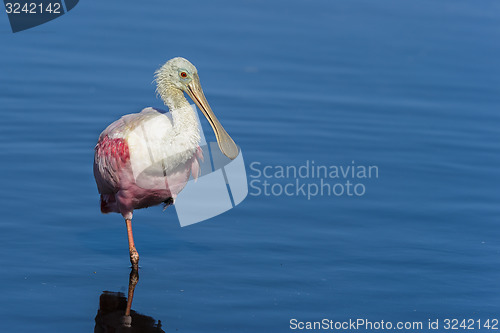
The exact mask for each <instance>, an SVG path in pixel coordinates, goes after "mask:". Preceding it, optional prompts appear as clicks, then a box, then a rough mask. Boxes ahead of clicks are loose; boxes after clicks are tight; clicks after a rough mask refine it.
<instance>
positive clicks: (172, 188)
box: [94, 57, 238, 268]
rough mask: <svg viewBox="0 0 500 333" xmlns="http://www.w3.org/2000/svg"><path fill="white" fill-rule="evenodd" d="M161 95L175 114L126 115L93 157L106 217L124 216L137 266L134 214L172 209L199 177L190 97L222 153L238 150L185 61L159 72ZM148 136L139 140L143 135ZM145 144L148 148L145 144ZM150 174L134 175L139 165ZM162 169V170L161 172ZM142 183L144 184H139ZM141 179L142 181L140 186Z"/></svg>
mask: <svg viewBox="0 0 500 333" xmlns="http://www.w3.org/2000/svg"><path fill="white" fill-rule="evenodd" d="M155 74H156V82H157V92H158V93H159V94H160V96H161V98H162V100H163V101H164V103H165V104H166V105H167V106H168V108H169V110H170V112H167V113H165V112H164V111H161V110H158V109H154V108H150V107H149V108H145V109H143V110H142V111H141V112H140V113H134V114H129V115H126V116H123V117H122V118H120V119H119V120H117V121H115V122H113V123H112V124H111V125H109V126H108V127H107V128H106V129H105V130H104V131H103V132H102V133H101V135H100V136H99V140H98V142H97V145H96V146H95V154H94V177H95V180H96V183H97V188H98V190H99V193H100V195H101V197H100V201H101V212H102V213H110V212H115V213H120V214H121V215H122V216H123V218H124V219H125V222H126V226H127V234H128V243H129V252H130V262H131V263H132V267H133V268H137V267H138V263H139V254H138V252H137V250H136V248H135V245H134V238H133V234H132V213H133V211H134V209H140V208H145V207H150V206H154V205H158V204H161V203H165V204H166V205H169V204H172V203H174V201H175V198H176V196H177V194H178V193H179V192H180V191H181V190H182V189H183V188H184V186H185V185H186V183H187V181H188V179H189V176H190V174H192V175H193V178H195V179H196V177H197V176H198V174H199V170H200V169H199V167H200V164H199V162H198V159H202V158H203V155H202V153H201V149H200V147H199V143H200V132H199V128H198V121H197V117H196V114H195V112H196V111H195V110H194V109H193V108H191V106H190V105H189V102H188V101H187V100H186V98H185V97H184V94H183V92H185V93H186V94H187V95H188V96H189V97H190V98H191V99H192V100H193V102H195V103H196V105H197V106H198V108H200V110H201V111H202V112H203V114H204V115H205V117H206V118H207V120H208V122H209V123H210V125H211V126H212V129H213V130H214V132H215V136H216V139H217V143H218V145H219V148H220V149H221V151H222V152H223V153H224V155H226V156H227V157H229V158H230V159H234V158H236V156H237V155H238V147H237V146H236V144H235V143H234V141H233V140H232V139H231V137H230V136H229V135H228V134H227V132H226V131H225V130H224V128H223V127H222V125H221V124H220V122H219V121H218V120H217V118H216V117H215V115H214V113H213V112H212V109H211V108H210V105H209V104H208V102H207V100H206V98H205V95H204V94H203V90H202V89H201V84H200V80H199V77H198V72H197V70H196V68H195V67H194V66H193V65H192V64H191V63H190V62H189V61H187V60H186V59H184V58H180V57H179V58H173V59H171V60H169V61H167V62H166V63H165V64H164V65H163V66H162V67H161V68H160V69H158V70H157V71H156V73H155ZM139 129H140V130H141V131H140V133H143V134H144V135H143V136H144V137H145V136H147V138H146V140H145V138H144V137H142V138H138V136H137V133H138V130H139ZM144 142H146V143H147V144H146V145H144ZM152 155H155V156H161V158H159V161H158V163H157V165H156V166H151V167H150V168H145V169H144V166H143V164H144V162H145V161H146V160H148V159H146V158H145V157H147V156H152ZM138 165H142V168H141V169H144V170H145V171H143V172H141V174H140V175H137V174H136V173H134V166H136V167H137V166H138ZM158 166H160V167H159V168H158ZM139 178H140V179H139ZM139 180H140V181H139Z"/></svg>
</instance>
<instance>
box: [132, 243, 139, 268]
mask: <svg viewBox="0 0 500 333" xmlns="http://www.w3.org/2000/svg"><path fill="white" fill-rule="evenodd" d="M130 263H131V264H132V268H133V269H138V268H139V252H137V250H136V249H135V247H133V248H131V249H130Z"/></svg>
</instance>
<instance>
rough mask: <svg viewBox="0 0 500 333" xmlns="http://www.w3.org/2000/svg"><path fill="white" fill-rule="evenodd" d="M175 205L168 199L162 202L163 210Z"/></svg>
mask: <svg viewBox="0 0 500 333" xmlns="http://www.w3.org/2000/svg"><path fill="white" fill-rule="evenodd" d="M174 203H175V199H174V198H172V197H170V198H167V200H165V201H163V210H165V209H167V207H168V206H170V205H173V204H174Z"/></svg>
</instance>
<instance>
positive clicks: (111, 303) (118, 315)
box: [94, 268, 165, 333]
mask: <svg viewBox="0 0 500 333" xmlns="http://www.w3.org/2000/svg"><path fill="white" fill-rule="evenodd" d="M138 281H139V272H138V271H137V269H134V268H132V271H131V272H130V278H129V282H128V297H125V295H124V294H123V293H120V292H113V291H105V292H103V293H102V294H101V296H100V297H99V310H97V316H96V317H95V328H94V333H118V332H137V333H160V332H162V333H165V331H163V330H162V329H161V321H159V320H158V323H157V322H156V320H155V319H154V318H152V317H149V316H145V315H141V314H139V313H137V312H135V311H133V310H131V307H132V299H133V298H134V290H135V286H136V285H137V282H138Z"/></svg>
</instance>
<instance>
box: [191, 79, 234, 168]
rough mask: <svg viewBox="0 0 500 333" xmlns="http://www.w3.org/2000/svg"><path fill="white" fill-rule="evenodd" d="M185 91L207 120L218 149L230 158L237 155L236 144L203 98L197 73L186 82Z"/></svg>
mask: <svg viewBox="0 0 500 333" xmlns="http://www.w3.org/2000/svg"><path fill="white" fill-rule="evenodd" d="M186 93H187V94H188V95H189V97H190V98H191V99H192V100H193V101H194V102H195V103H196V105H197V106H198V107H199V108H200V110H201V112H203V114H204V115H205V117H207V120H208V122H209V123H210V125H211V126H212V129H213V130H214V132H215V137H216V138H217V143H218V144H219V148H220V150H221V151H222V152H223V153H224V155H226V156H227V157H229V158H230V159H232V160H233V159H235V158H236V156H238V146H236V144H235V143H234V141H233V139H231V137H230V136H229V134H227V132H226V130H225V129H224V127H222V125H221V123H220V122H219V120H217V117H215V114H214V113H213V111H212V109H211V108H210V105H209V104H208V102H207V99H206V98H205V94H203V90H202V89H201V84H200V79H199V78H198V75H197V74H195V76H194V78H193V80H192V81H191V83H189V84H188V86H187V90H186Z"/></svg>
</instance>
